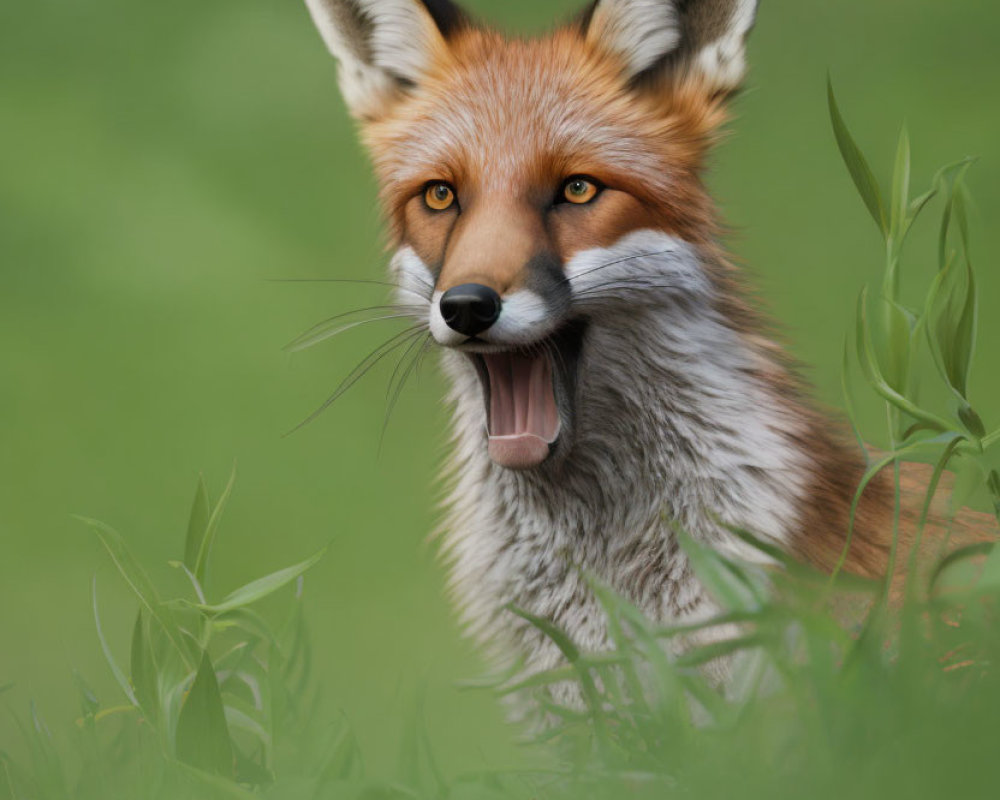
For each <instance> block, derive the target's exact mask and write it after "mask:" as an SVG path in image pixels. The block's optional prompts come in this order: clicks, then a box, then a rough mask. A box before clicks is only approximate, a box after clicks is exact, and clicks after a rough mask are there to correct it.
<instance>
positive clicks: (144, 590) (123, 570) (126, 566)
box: [78, 517, 193, 666]
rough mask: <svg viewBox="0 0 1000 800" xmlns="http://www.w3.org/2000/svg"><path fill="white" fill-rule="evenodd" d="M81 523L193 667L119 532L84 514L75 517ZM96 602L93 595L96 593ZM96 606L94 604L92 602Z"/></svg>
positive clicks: (169, 617)
mask: <svg viewBox="0 0 1000 800" xmlns="http://www.w3.org/2000/svg"><path fill="white" fill-rule="evenodd" d="M78 519H80V520H81V521H82V522H83V523H84V524H86V525H87V526H88V527H89V528H90V529H91V530H92V531H94V533H96V534H97V538H98V539H99V540H100V542H101V544H102V545H104V549H105V550H106V551H107V552H108V555H109V556H111V561H112V562H113V563H114V565H115V566H116V567H117V568H118V572H119V573H120V574H121V576H122V577H123V578H124V579H125V583H126V584H128V587H129V588H130V589H131V590H132V593H133V594H134V595H135V596H136V597H137V598H139V602H140V603H141V604H142V606H143V608H145V609H146V611H147V612H148V613H149V615H150V616H151V617H152V618H153V619H155V620H156V621H157V622H158V623H159V625H160V627H161V628H162V630H163V632H164V634H165V635H166V636H167V638H168V639H169V641H170V642H171V643H172V644H173V646H174V647H175V648H176V650H177V653H178V654H179V655H180V657H181V658H182V659H183V660H184V662H185V663H186V664H187V665H188V666H193V665H192V662H191V655H190V652H189V650H188V648H187V645H185V644H184V640H183V636H182V635H181V632H180V630H179V629H178V627H177V623H176V622H175V621H174V619H173V615H172V614H171V613H170V611H169V610H168V609H167V608H166V607H165V606H164V605H163V603H161V602H160V598H159V595H158V594H157V592H156V588H155V587H154V586H153V582H152V581H151V580H150V579H149V576H148V575H146V572H145V570H143V569H142V567H140V566H139V563H138V562H137V561H136V560H135V558H134V557H133V556H132V553H131V552H130V551H129V549H128V547H126V545H125V541H124V540H123V539H122V537H121V535H120V534H119V533H118V532H117V531H116V530H114V529H113V528H111V527H110V526H108V525H105V524H104V523H103V522H99V521H98V520H94V519H87V518H86V517H78ZM95 603H96V594H95ZM95 609H96V605H95Z"/></svg>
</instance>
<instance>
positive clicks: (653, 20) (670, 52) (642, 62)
mask: <svg viewBox="0 0 1000 800" xmlns="http://www.w3.org/2000/svg"><path fill="white" fill-rule="evenodd" d="M758 4H759V0H597V2H596V3H595V4H594V5H593V6H592V7H591V9H590V12H589V15H588V17H587V22H586V24H587V38H588V40H589V41H591V42H592V43H593V44H595V45H596V46H598V47H601V48H603V49H605V50H608V51H610V52H612V53H615V54H616V55H617V56H619V57H620V58H622V59H623V60H624V62H625V64H626V67H627V69H628V70H629V77H630V78H637V77H639V76H640V75H642V74H643V73H646V72H648V71H650V70H652V69H653V68H655V67H659V66H663V67H665V68H667V69H673V70H680V71H683V73H684V74H687V75H690V76H691V77H693V78H696V79H698V80H701V81H703V82H704V83H705V84H706V86H707V88H708V89H709V90H710V91H713V92H718V93H728V92H731V91H733V90H735V89H737V88H739V85H740V83H741V81H742V80H743V76H744V74H745V72H746V47H745V45H746V38H747V35H748V34H749V33H750V30H751V28H753V24H754V20H755V19H756V16H757V6H758Z"/></svg>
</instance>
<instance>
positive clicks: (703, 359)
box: [446, 250, 862, 594]
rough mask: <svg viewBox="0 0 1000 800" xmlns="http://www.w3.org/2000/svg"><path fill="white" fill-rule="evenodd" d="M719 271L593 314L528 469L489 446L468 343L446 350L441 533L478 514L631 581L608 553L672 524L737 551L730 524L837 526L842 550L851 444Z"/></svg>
mask: <svg viewBox="0 0 1000 800" xmlns="http://www.w3.org/2000/svg"><path fill="white" fill-rule="evenodd" d="M689 257H690V258H693V259H694V260H695V261H696V262H697V264H696V265H688V266H690V267H691V268H692V269H705V266H704V265H705V264H706V263H707V264H709V266H708V269H709V270H711V259H712V257H713V256H712V254H711V253H709V252H698V251H694V250H692V251H691V252H690V256H689ZM670 269H676V265H671V266H670V267H669V268H665V270H664V271H665V272H667V271H669V270H670ZM722 283H724V281H722V282H720V281H718V280H714V279H710V280H709V281H708V284H707V285H709V286H710V287H711V290H710V291H706V292H702V293H698V292H687V293H684V294H683V295H677V294H671V293H666V294H664V296H663V299H662V302H658V303H647V304H645V305H643V306H641V307H640V308H639V309H638V310H637V311H636V312H635V313H630V314H602V313H601V312H600V311H597V312H595V313H594V314H592V315H590V316H589V317H588V319H587V322H586V332H585V334H584V336H583V347H582V353H581V357H580V362H579V381H578V387H577V391H576V398H575V402H576V411H575V414H574V421H573V426H572V430H570V431H569V432H568V441H567V442H566V443H564V446H563V445H562V443H561V446H562V451H561V452H557V453H556V454H555V455H554V457H553V458H551V459H550V460H549V461H548V462H546V463H544V464H542V465H541V466H540V467H538V468H535V469H532V470H529V471H524V472H517V471H512V470H507V469H504V468H501V467H498V466H496V465H495V464H493V463H492V462H491V461H490V459H489V458H488V456H487V454H486V449H485V447H484V442H483V439H484V430H483V398H482V391H481V388H480V386H479V382H478V380H477V377H476V375H475V371H474V369H473V368H472V367H471V366H470V364H469V363H468V359H466V358H465V357H464V356H461V355H459V354H455V353H449V354H447V356H446V367H447V371H448V373H449V375H450V377H451V379H452V385H453V390H452V400H453V403H454V407H455V426H454V427H455V439H456V447H455V459H454V462H453V467H454V475H455V476H456V477H455V482H456V487H455V492H454V495H453V507H454V508H455V509H456V510H455V512H454V519H453V521H452V524H450V525H449V528H451V529H452V530H453V534H452V535H453V536H454V537H460V536H462V535H463V533H462V531H463V530H468V529H469V528H470V527H473V528H475V529H476V530H481V529H483V528H489V529H490V530H491V531H492V533H490V534H489V535H495V536H500V537H504V538H506V539H509V540H510V541H511V542H521V543H522V544H526V545H527V546H530V547H538V548H543V549H541V550H539V551H538V552H539V557H542V553H543V552H544V553H547V554H549V555H551V554H553V553H559V554H560V556H559V557H560V558H567V559H570V560H572V561H576V562H577V565H578V566H583V567H586V568H589V569H593V570H595V571H596V572H597V573H598V574H602V575H604V577H605V578H606V579H607V580H609V582H611V583H612V584H620V586H619V588H622V589H623V590H627V591H629V593H630V594H631V590H632V589H633V588H634V586H628V585H627V584H628V582H629V580H630V576H629V573H628V571H627V570H626V571H625V572H623V571H622V570H620V569H619V566H620V565H619V564H616V563H615V559H616V558H618V557H619V556H621V557H622V558H626V559H627V558H628V557H629V555H628V554H632V555H635V554H636V553H639V552H646V553H647V555H648V553H649V552H652V551H651V549H650V548H654V549H655V548H658V547H660V546H661V545H662V543H663V542H664V541H667V542H668V546H669V547H673V545H672V544H669V542H672V540H673V537H672V535H671V533H670V527H671V526H672V525H676V526H677V527H680V528H682V529H684V530H685V531H686V532H688V533H689V534H691V535H693V536H695V537H697V538H699V539H701V540H702V541H704V542H706V543H711V544H712V545H713V546H715V547H717V548H721V549H723V550H729V551H731V552H733V553H734V554H738V555H740V556H742V557H745V558H754V557H757V558H759V554H758V553H756V551H752V550H751V548H749V547H748V546H746V545H743V544H742V543H740V541H739V540H738V539H737V538H736V537H734V536H733V535H732V534H731V532H730V531H728V530H727V526H736V527H740V528H744V529H746V530H749V531H751V532H753V533H754V534H756V535H759V536H761V537H762V538H765V539H767V540H770V541H772V542H774V543H777V544H779V545H780V546H782V547H784V548H785V549H787V550H791V551H797V550H802V547H801V545H802V543H803V541H804V540H805V539H806V538H808V537H809V536H828V537H839V538H838V541H837V542H832V541H831V542H830V544H829V547H828V548H827V550H829V552H830V553H833V552H839V544H841V543H842V541H843V538H842V537H843V532H844V531H846V509H847V507H848V506H849V503H850V497H851V495H852V493H853V491H854V488H855V487H856V486H857V480H858V479H859V478H860V475H861V472H862V467H861V465H860V458H859V457H856V456H855V455H853V454H852V453H851V452H850V450H848V449H847V448H844V447H842V446H841V445H839V444H838V442H837V440H836V438H835V437H831V436H830V434H829V433H828V429H829V423H828V422H827V421H825V420H823V419H822V418H821V417H820V416H819V415H818V414H816V413H815V412H814V411H812V410H811V408H810V407H809V404H808V401H807V400H805V399H804V394H803V392H801V391H800V390H799V388H798V384H797V382H796V380H795V378H794V377H793V376H792V375H791V373H790V372H789V371H788V370H787V369H786V367H785V366H784V365H783V361H782V359H783V357H782V355H781V352H780V349H779V348H777V347H776V346H775V345H774V344H773V343H771V342H770V341H769V340H768V339H767V338H765V337H764V336H763V335H762V333H761V330H762V328H761V329H758V328H756V327H755V326H753V325H752V323H751V327H743V328H740V327H738V326H737V325H736V324H735V323H734V321H733V320H734V317H736V318H739V316H740V315H739V314H736V315H734V314H733V313H732V309H733V308H737V309H739V308H742V305H741V303H740V301H739V299H738V298H734V297H733V296H731V295H726V294H725V290H724V289H720V288H718V287H719V286H720V285H721V284H722ZM647 299H648V297H647ZM746 319H750V316H749V315H746V316H745V317H744V318H743V321H742V322H741V324H742V325H744V326H745V325H746V322H745V320H746ZM473 520H475V521H474V522H473ZM817 525H821V526H822V527H823V528H824V530H823V531H819V530H816V526H817ZM526 539H530V540H531V543H530V544H527V542H526V541H525V540H526ZM674 549H675V552H676V548H674ZM616 554H618V555H616ZM622 554H625V555H622ZM640 560H641V559H640ZM647 562H648V559H647Z"/></svg>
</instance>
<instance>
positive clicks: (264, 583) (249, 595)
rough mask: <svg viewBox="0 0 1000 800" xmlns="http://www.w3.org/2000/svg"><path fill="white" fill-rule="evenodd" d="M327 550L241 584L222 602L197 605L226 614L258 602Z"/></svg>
mask: <svg viewBox="0 0 1000 800" xmlns="http://www.w3.org/2000/svg"><path fill="white" fill-rule="evenodd" d="M326 550H327V548H325V547H324V548H323V549H322V550H320V551H319V552H318V553H316V555H314V556H312V557H311V558H308V559H306V560H305V561H303V562H301V563H299V564H295V565H293V566H291V567H286V568H285V569H281V570H278V571H277V572H272V573H271V574H270V575H266V576H265V577H263V578H258V579H257V580H255V581H251V582H250V583H248V584H246V585H244V586H241V587H240V588H239V589H236V590H234V591H232V592H230V593H229V594H228V595H226V597H225V598H224V599H223V600H222V602H221V603H215V604H211V603H207V604H202V603H198V604H196V606H195V607H196V608H198V609H200V610H201V611H204V612H206V613H209V614H224V613H225V612H227V611H235V610H236V609H238V608H243V607H244V606H248V605H251V604H252V603H256V602H257V601H258V600H262V599H263V598H265V597H267V596H268V595H271V594H274V593H275V592H276V591H278V590H279V589H281V588H282V587H284V586H287V585H288V584H289V583H291V582H292V581H294V580H295V579H296V578H298V577H299V576H300V575H302V574H303V573H304V572H306V571H307V570H308V569H310V568H312V567H313V566H315V565H316V564H317V563H318V562H319V560H320V559H321V558H323V556H324V555H326Z"/></svg>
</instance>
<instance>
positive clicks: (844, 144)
mask: <svg viewBox="0 0 1000 800" xmlns="http://www.w3.org/2000/svg"><path fill="white" fill-rule="evenodd" d="M827 101H828V104H829V107H830V121H831V122H832V123H833V133H834V135H835V136H836V138H837V146H838V147H839V148H840V155H841V157H842V158H843V159H844V164H845V165H846V166H847V171H848V172H849V173H850V174H851V178H852V179H853V180H854V185H855V187H857V190H858V194H860V195H861V199H862V200H863V201H864V203H865V206H866V207H867V208H868V213H870V214H871V216H872V219H874V220H875V224H876V225H878V228H879V230H880V231H881V232H882V235H883V236H888V234H889V227H888V225H887V224H886V218H885V206H884V205H883V203H882V192H881V191H880V190H879V187H878V181H876V180H875V175H874V174H873V173H872V170H871V167H869V166H868V161H867V160H866V159H865V156H864V153H862V152H861V149H860V148H859V147H858V145H857V144H856V143H855V141H854V137H852V136H851V132H850V131H849V130H848V128H847V123H845V122H844V118H843V116H842V115H841V113H840V108H839V107H838V105H837V98H836V97H835V95H834V92H833V81H832V80H830V79H829V78H827Z"/></svg>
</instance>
